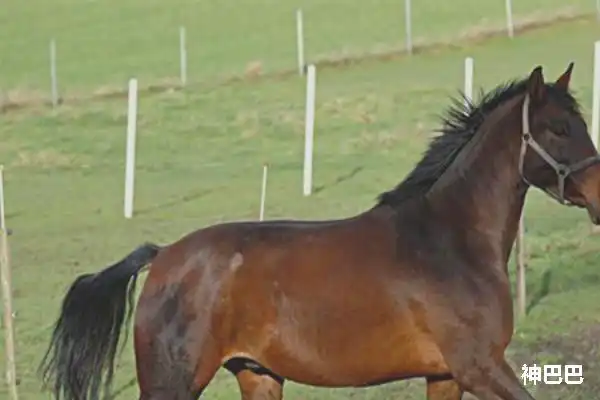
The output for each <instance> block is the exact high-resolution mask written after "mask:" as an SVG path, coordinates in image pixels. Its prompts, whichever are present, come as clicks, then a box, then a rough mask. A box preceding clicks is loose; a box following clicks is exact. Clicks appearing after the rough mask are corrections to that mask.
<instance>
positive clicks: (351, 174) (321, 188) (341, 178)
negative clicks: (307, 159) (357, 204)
mask: <svg viewBox="0 0 600 400" xmlns="http://www.w3.org/2000/svg"><path fill="white" fill-rule="evenodd" d="M363 169H365V167H363V166H359V167H356V168H354V169H353V170H352V171H350V172H348V173H347V174H345V175H340V176H338V177H337V178H336V179H335V180H334V181H333V182H331V183H329V184H324V185H320V186H316V187H315V189H314V191H313V192H314V193H315V194H316V193H320V192H322V191H324V190H325V189H329V188H332V187H334V186H337V185H339V184H340V183H342V182H345V181H347V180H350V179H352V178H353V177H354V176H356V174H358V173H359V172H360V171H362V170H363Z"/></svg>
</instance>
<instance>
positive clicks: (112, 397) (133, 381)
mask: <svg viewBox="0 0 600 400" xmlns="http://www.w3.org/2000/svg"><path fill="white" fill-rule="evenodd" d="M136 382H137V381H136V378H131V379H130V380H129V382H127V383H125V384H123V386H121V387H120V388H118V389H116V390H115V391H114V392H113V393H111V395H110V396H108V398H109V399H110V400H115V399H116V398H118V397H119V396H120V395H121V394H122V393H124V392H125V391H126V390H128V389H129V388H131V387H133V386H135V385H136Z"/></svg>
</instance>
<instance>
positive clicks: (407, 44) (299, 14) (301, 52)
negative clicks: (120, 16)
mask: <svg viewBox="0 0 600 400" xmlns="http://www.w3.org/2000/svg"><path fill="white" fill-rule="evenodd" d="M597 1H598V2H600V0H597ZM590 4H593V3H591V0H590ZM506 5H507V10H506V21H507V22H506V26H505V27H504V28H502V29H499V28H493V29H487V30H478V35H479V36H477V37H476V36H475V35H473V36H471V37H466V39H467V41H468V40H469V39H478V40H479V39H481V38H487V37H489V36H492V35H493V34H497V33H501V32H504V33H505V32H506V30H508V31H509V36H511V35H514V34H516V33H517V32H519V31H521V30H524V29H528V28H537V27H542V26H544V25H549V24H552V23H556V22H564V21H569V20H576V19H581V18H589V17H591V16H592V14H590V13H573V12H570V13H565V11H564V9H561V10H560V11H559V12H555V13H553V14H548V15H547V16H546V17H543V18H538V19H535V20H533V19H530V20H527V21H524V22H522V23H520V24H519V23H513V15H512V14H513V10H512V5H511V2H510V0H506ZM412 6H413V5H411V2H410V0H405V10H404V14H405V15H404V16H405V21H404V22H403V23H402V22H400V21H401V20H400V19H399V23H398V26H399V27H401V26H402V25H404V26H405V33H404V45H402V46H401V48H393V49H391V50H389V52H385V54H390V52H391V53H392V54H395V53H402V52H404V53H407V54H410V53H412V52H413V51H415V50H416V48H417V47H418V48H419V49H426V48H428V47H429V46H434V45H435V44H436V43H437V44H441V43H442V42H440V41H433V42H427V43H425V44H423V43H419V44H415V43H414V42H413V37H412V36H413V33H412V30H413V26H414V22H413V17H412V12H413V11H414V10H413V9H412ZM416 6H417V7H418V4H417V5H416ZM591 7H593V8H594V13H593V17H594V18H595V15H596V10H595V7H594V6H591ZM599 12H600V11H599ZM295 13H296V47H297V64H298V65H297V69H298V73H299V74H300V75H303V74H304V72H305V71H304V69H305V66H306V65H307V64H309V63H310V64H315V65H321V64H322V63H325V64H327V63H335V62H336V61H339V62H342V63H343V62H345V61H347V60H348V59H350V60H352V59H362V58H368V57H371V56H375V57H377V56H378V55H383V54H381V53H378V52H376V51H375V52H374V51H373V49H372V48H370V49H371V50H365V51H364V52H362V53H361V52H354V53H351V54H356V56H350V57H349V58H346V57H342V58H341V59H338V58H336V57H333V58H329V57H325V58H320V59H312V60H307V55H306V54H305V35H306V33H307V32H306V28H307V27H306V25H305V24H304V20H303V18H304V14H305V12H304V11H303V10H301V9H298V10H296V11H295ZM401 14H402V12H401V11H398V15H399V16H400V15H401ZM598 15H600V14H598ZM309 28H310V27H309ZM417 28H418V27H417ZM396 32H400V31H396ZM179 33H180V38H179V53H180V60H179V64H180V66H179V67H180V68H179V69H180V71H179V75H180V76H179V80H180V81H181V85H183V86H185V85H187V84H188V83H189V76H188V73H189V70H188V54H187V52H188V50H187V48H188V45H189V44H190V37H189V36H188V35H187V33H186V29H185V26H180V32H179ZM401 39H402V34H399V35H398V36H397V37H391V38H390V43H391V42H399V41H400V40H401ZM457 39H458V37H457ZM460 39H465V37H464V36H463V37H460ZM350 40H351V39H350ZM448 41H450V40H448ZM445 42H446V41H444V43H445ZM207 43H208V42H207ZM57 45H58V43H57V42H56V41H55V40H54V39H52V40H51V41H50V75H51V93H50V102H51V104H52V105H53V106H54V107H56V106H57V105H58V104H60V103H62V102H63V101H65V99H66V98H67V96H65V95H64V91H65V90H68V87H67V86H68V84H67V85H65V79H63V80H62V81H61V82H62V88H63V90H62V91H63V96H60V95H59V93H58V81H59V76H58V75H59V73H60V71H58V69H57V56H58V55H57ZM290 45H292V42H291V41H290ZM64 47H65V46H64V45H62V46H61V48H64ZM366 48H369V46H367V47H366ZM388 49H389V48H388ZM330 51H333V52H335V50H334V49H331V50H330ZM61 53H62V52H61ZM330 54H335V53H330ZM313 58H314V56H313ZM65 64H69V63H68V62H66V61H64V59H63V60H62V61H61V66H62V67H61V71H64V70H65V69H67V68H65V67H64V65H65ZM240 67H241V66H240ZM290 68H292V65H290V66H289V67H288V68H287V69H286V68H285V67H284V68H280V69H277V70H273V71H272V72H271V73H275V74H279V73H281V72H282V71H288V70H289V69H290ZM239 71H240V73H241V71H242V69H241V68H240V70H239ZM277 71H279V72H277ZM132 72H133V71H132ZM135 73H136V74H140V73H141V74H143V73H144V71H143V68H142V69H141V70H137V71H135ZM146 73H147V72H146ZM261 74H262V72H261ZM196 75H198V74H196ZM202 76H203V78H201V79H203V82H210V83H213V82H214V81H215V80H214V79H210V77H209V76H206V77H204V75H202ZM230 76H231V77H233V75H230ZM205 78H206V79H205ZM204 79H205V80H204ZM225 80H227V79H225ZM146 81H148V80H147V79H146ZM219 81H221V82H223V79H221V78H219ZM99 84H100V83H99ZM162 87H164V89H166V90H168V89H176V88H178V87H180V85H175V84H169V83H168V82H167V83H163V84H158V85H157V84H152V83H150V87H148V89H151V90H153V91H156V89H160V88H162ZM3 89H4V90H5V91H6V90H8V92H5V94H4V96H3V97H4V101H3V102H2V104H0V107H1V108H2V109H10V108H11V107H18V106H26V105H28V104H31V103H37V102H39V101H36V99H37V97H36V96H38V95H37V94H33V93H32V95H31V96H24V97H22V100H21V101H20V102H19V101H13V100H12V99H11V98H10V97H11V96H10V89H11V88H9V87H4V88H3ZM14 89H15V90H18V89H19V88H14ZM140 89H141V90H142V91H143V90H144V88H140ZM90 90H91V89H90ZM36 93H37V92H36ZM102 93H103V94H93V95H91V96H82V95H71V96H69V97H68V98H69V100H80V99H85V98H87V97H102V96H114V95H117V94H119V93H124V90H123V88H120V89H119V88H117V89H115V90H110V91H107V90H103V91H102ZM34 97H35V98H34Z"/></svg>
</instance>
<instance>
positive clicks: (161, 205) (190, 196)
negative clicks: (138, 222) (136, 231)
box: [135, 190, 213, 214]
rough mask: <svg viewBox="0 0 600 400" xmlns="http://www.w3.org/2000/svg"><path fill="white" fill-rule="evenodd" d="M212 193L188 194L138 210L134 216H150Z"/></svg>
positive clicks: (204, 191)
mask: <svg viewBox="0 0 600 400" xmlns="http://www.w3.org/2000/svg"><path fill="white" fill-rule="evenodd" d="M212 192H213V191H212V190H201V191H196V192H192V193H188V194H186V195H183V196H180V197H177V198H174V199H172V200H169V201H167V202H164V203H158V204H153V205H151V206H149V207H145V208H140V209H139V210H136V211H135V213H136V214H150V213H151V212H153V211H157V210H164V209H165V208H169V207H175V206H177V205H180V204H183V203H189V202H190V201H193V200H197V199H199V198H202V197H205V196H207V195H209V194H211V193H212Z"/></svg>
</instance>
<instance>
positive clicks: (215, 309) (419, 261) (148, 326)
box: [41, 63, 600, 400]
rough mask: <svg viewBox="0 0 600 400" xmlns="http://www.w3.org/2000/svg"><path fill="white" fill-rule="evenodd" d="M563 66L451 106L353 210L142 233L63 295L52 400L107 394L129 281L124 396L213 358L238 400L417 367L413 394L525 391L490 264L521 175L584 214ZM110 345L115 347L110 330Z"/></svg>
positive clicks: (515, 208) (155, 391)
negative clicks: (384, 187)
mask: <svg viewBox="0 0 600 400" xmlns="http://www.w3.org/2000/svg"><path fill="white" fill-rule="evenodd" d="M572 68H573V64H572V63H571V64H570V65H569V67H568V68H567V70H566V71H565V72H564V73H563V74H562V76H561V77H560V78H559V79H558V80H557V81H556V82H553V83H545V82H544V78H543V75H542V68H541V67H537V68H535V69H534V70H533V71H532V72H531V74H530V75H529V77H528V78H526V79H522V80H515V81H511V82H509V83H507V84H503V85H500V86H498V87H497V88H496V89H495V90H493V91H491V92H489V93H487V94H485V95H484V96H483V97H482V99H481V100H480V101H479V102H478V103H477V104H471V105H469V107H468V108H467V109H466V110H465V108H464V106H463V102H462V99H456V100H455V102H454V105H453V106H452V107H451V108H450V109H449V112H448V115H447V117H446V118H445V119H444V121H443V124H442V127H441V134H440V135H439V136H438V137H437V138H436V139H434V140H433V142H432V143H431V144H430V146H429V149H428V150H427V151H426V153H425V155H424V156H423V158H422V160H421V161H420V162H419V163H418V164H417V165H416V167H415V168H414V169H413V171H412V172H411V173H410V174H409V175H408V176H407V177H406V178H405V179H404V180H403V181H402V182H401V183H400V184H399V185H398V186H397V187H395V188H394V189H392V190H390V191H388V192H385V193H383V194H382V195H380V197H379V199H378V201H377V203H376V204H375V205H374V206H373V207H372V208H370V209H368V210H366V211H365V212H363V213H361V214H359V215H356V216H353V217H351V218H347V219H341V220H331V221H315V222H309V221H304V222H302V221H293V220H288V221H267V222H232V223H225V224H219V225H214V226H210V227H207V228H204V229H200V230H198V231H195V232H193V233H190V234H188V235H187V236H185V237H183V238H181V239H180V240H177V241H176V242H174V243H172V244H170V245H168V246H164V247H159V246H157V245H153V244H146V245H143V246H141V247H139V248H138V249H136V250H135V251H134V252H132V253H131V254H130V255H128V256H127V257H125V258H124V259H123V260H122V261H120V262H118V263H116V264H114V265H113V266H111V267H108V268H107V269H105V270H103V271H101V272H98V273H96V274H87V275H83V276H81V277H79V278H78V279H77V280H76V281H75V282H74V283H73V284H72V286H71V288H70V289H69V291H68V293H67V295H66V296H65V299H64V302H63V305H62V310H61V314H60V317H59V319H58V321H57V323H56V326H55V329H54V332H53V335H52V341H51V344H50V347H49V349H48V352H47V354H46V356H45V358H44V361H43V363H42V365H41V367H42V371H43V374H44V378H45V382H46V384H48V385H50V386H51V388H52V389H53V392H54V394H55V396H56V397H57V398H64V399H68V400H84V399H97V398H98V397H99V395H101V394H102V393H106V392H108V391H109V389H110V383H111V380H112V377H113V374H114V360H115V357H116V353H117V347H118V344H119V342H120V340H119V338H120V331H121V327H122V325H123V324H124V323H127V321H128V319H129V317H130V313H131V312H132V309H133V307H132V302H133V295H134V290H135V282H136V277H137V276H138V274H139V273H140V272H142V271H143V270H144V268H145V267H146V266H148V267H147V270H148V276H147V279H146V281H145V284H144V287H143V289H142V291H141V294H140V296H139V299H138V301H137V310H136V312H135V328H134V330H135V332H134V344H135V356H136V365H137V380H138V384H139V390H140V399H142V400H175V399H177V400H192V399H196V398H198V397H199V396H200V394H201V393H202V391H203V390H204V389H205V388H206V386H207V385H208V384H209V382H210V381H211V379H212V378H213V376H214V375H215V373H216V371H217V370H218V369H219V368H220V367H222V366H223V367H225V368H226V369H227V370H229V371H231V372H232V373H233V374H235V376H236V378H237V381H238V383H239V388H240V392H241V397H242V398H243V399H266V398H269V399H281V397H282V390H283V385H284V382H285V381H286V380H290V381H295V382H299V383H303V384H307V385H313V386H321V387H352V386H353V387H359V386H369V385H375V384H380V383H385V382H390V381H394V380H402V379H408V378H415V377H423V378H425V379H426V381H427V398H428V399H430V400H443V399H445V400H457V399H460V398H462V395H463V392H465V391H468V392H471V393H473V394H474V395H475V396H477V397H478V398H479V399H505V400H526V399H532V398H533V397H532V396H531V395H530V394H528V392H527V391H526V389H525V388H524V387H523V386H522V384H521V383H520V381H519V379H518V378H517V377H516V375H515V374H514V372H513V371H512V369H511V368H510V366H509V364H508V363H507V362H506V360H505V356H504V353H505V349H506V347H507V346H508V344H509V342H510V340H511V337H512V334H513V305H512V299H511V293H510V287H509V278H508V271H507V262H508V259H509V255H510V252H511V248H512V245H513V242H514V239H515V235H516V231H517V227H518V221H519V218H520V215H521V210H522V208H523V204H524V200H525V195H526V193H527V190H528V188H529V187H530V186H534V187H537V188H539V189H542V190H544V191H546V192H547V193H548V194H549V195H551V196H552V197H553V198H555V199H557V200H558V201H559V202H561V203H565V204H571V205H575V206H578V207H585V208H587V210H588V213H589V215H590V217H591V220H592V221H593V223H595V224H598V223H599V222H600V190H599V189H600V166H599V165H598V162H599V157H598V153H597V151H596V149H595V147H594V145H593V144H592V141H591V139H590V136H589V134H588V131H587V127H586V124H585V122H584V119H583V118H582V115H581V113H580V111H579V107H578V104H577V102H576V100H575V99H574V98H573V97H572V95H571V94H570V93H569V80H570V77H571V71H572ZM121 342H122V340H121Z"/></svg>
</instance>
